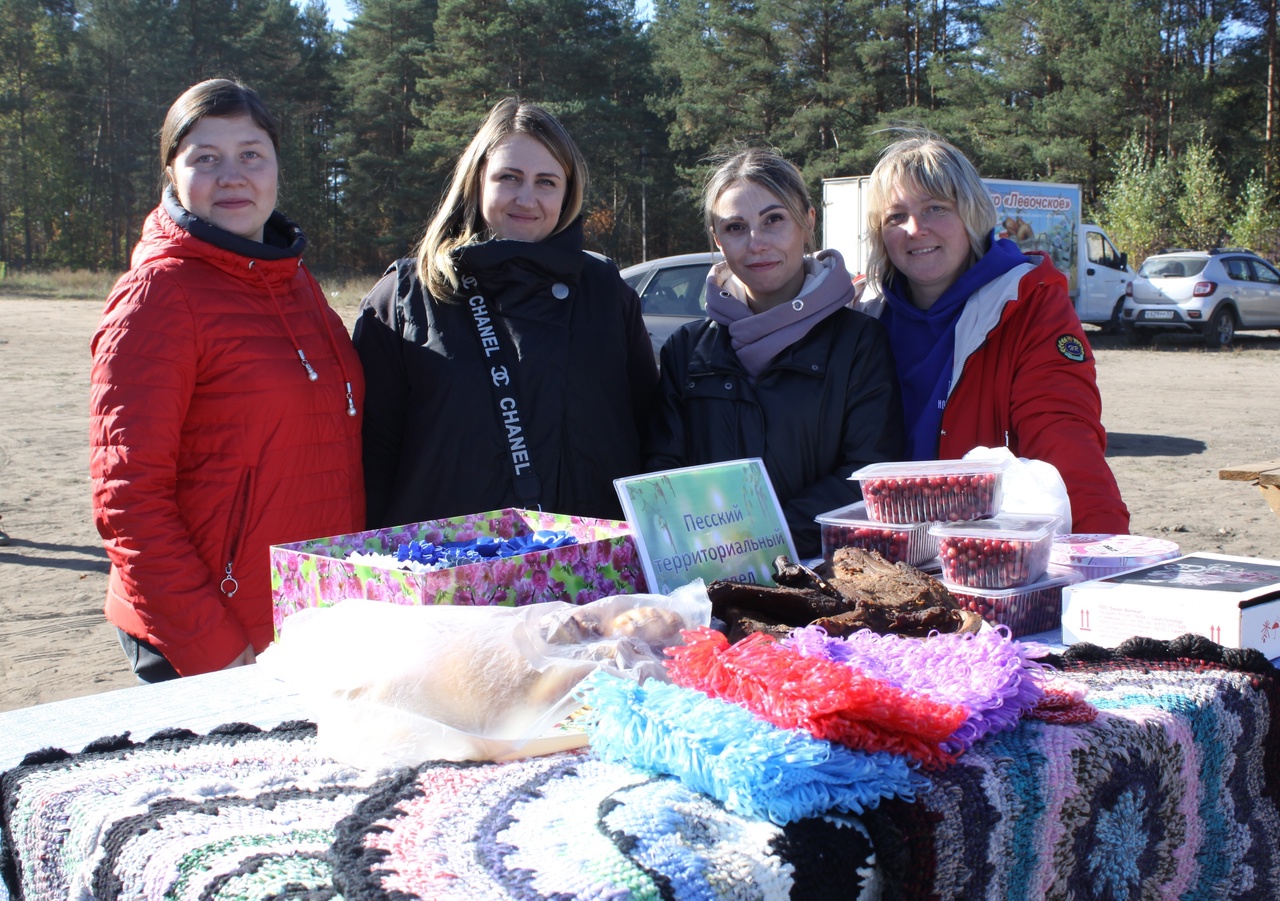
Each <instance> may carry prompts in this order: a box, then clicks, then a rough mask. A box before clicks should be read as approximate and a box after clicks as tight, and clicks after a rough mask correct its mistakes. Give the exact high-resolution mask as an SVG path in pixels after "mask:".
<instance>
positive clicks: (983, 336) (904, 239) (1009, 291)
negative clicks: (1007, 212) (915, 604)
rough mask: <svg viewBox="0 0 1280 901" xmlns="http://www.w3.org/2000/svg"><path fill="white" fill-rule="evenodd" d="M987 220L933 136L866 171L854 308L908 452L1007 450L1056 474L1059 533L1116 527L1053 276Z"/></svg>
mask: <svg viewBox="0 0 1280 901" xmlns="http://www.w3.org/2000/svg"><path fill="white" fill-rule="evenodd" d="M995 224H996V210H995V206H994V204H993V203H992V201H991V197H990V194H989V193H988V191H987V189H986V187H985V186H984V185H983V183H982V180H981V178H980V177H979V176H978V173H977V171H976V170H975V169H974V167H973V165H972V164H971V163H970V162H969V160H968V159H966V158H965V156H964V154H962V153H961V152H960V151H959V150H957V149H956V148H955V147H954V146H952V145H951V144H949V143H947V142H946V141H944V140H942V139H941V138H938V137H937V136H935V135H932V134H928V133H913V134H911V135H909V136H908V137H906V138H904V139H902V140H899V141H897V142H895V143H894V144H892V145H890V146H889V147H888V148H887V149H886V150H885V151H884V153H883V154H882V156H881V159H880V162H879V163H878V164H877V165H876V167H875V169H874V170H873V171H872V174H871V184H870V188H869V190H868V197H867V227H868V235H869V240H870V245H871V252H870V256H869V259H868V264H867V281H868V283H869V284H871V285H873V286H874V287H875V289H876V290H874V291H872V292H869V293H871V294H875V295H877V296H875V297H872V298H870V299H868V300H866V301H864V302H862V303H860V308H861V309H863V311H864V312H867V313H869V314H871V315H873V316H876V317H878V318H879V319H880V322H881V323H882V324H883V325H884V326H885V328H886V330H887V331H888V333H889V341H890V344H891V346H892V348H893V354H894V359H895V362H896V366H897V371H898V380H899V383H900V385H901V388H902V401H903V411H904V414H905V418H906V428H907V454H908V457H909V459H913V460H934V459H944V460H945V459H955V458H958V457H961V456H963V455H964V454H965V453H967V452H968V451H970V450H972V449H973V448H974V447H978V446H987V447H1002V446H1003V447H1008V448H1009V450H1010V451H1011V452H1012V453H1013V454H1014V455H1015V456H1019V457H1027V458H1030V459H1036V460H1044V461H1046V462H1048V463H1051V464H1053V466H1055V467H1056V468H1057V469H1058V472H1059V473H1060V474H1061V475H1062V479H1063V482H1064V483H1065V484H1066V486H1067V493H1068V495H1069V497H1070V500H1071V517H1072V524H1071V530H1072V531H1075V532H1098V533H1110V534H1118V533H1125V532H1128V531H1129V511H1128V509H1127V508H1126V507H1125V504H1124V501H1123V500H1122V499H1121V497H1120V489H1119V487H1118V486H1117V484H1116V480H1115V476H1114V475H1113V474H1112V472H1111V468H1110V467H1109V466H1108V465H1107V461H1106V457H1105V453H1106V445H1107V435H1106V430H1105V429H1104V428H1103V426H1102V419H1101V418H1102V398H1101V395H1100V394H1099V392H1098V382H1097V370H1096V368H1095V365H1094V356H1093V351H1092V349H1091V348H1090V347H1089V342H1088V340H1087V339H1086V338H1085V334H1084V329H1083V328H1082V327H1081V325H1080V319H1079V317H1078V316H1077V315H1076V312H1075V309H1074V307H1072V305H1071V299H1070V297H1069V296H1068V294H1067V279H1066V276H1064V275H1063V274H1062V273H1061V272H1060V271H1058V270H1057V269H1056V268H1054V265H1053V263H1052V262H1051V261H1050V260H1049V258H1048V256H1047V255H1045V254H1043V253H1029V254H1028V253H1024V252H1023V251H1022V250H1021V249H1019V247H1018V245H1017V244H1015V243H1014V242H1012V241H1009V240H1007V239H1000V240H993V239H992V230H993V228H994V227H995Z"/></svg>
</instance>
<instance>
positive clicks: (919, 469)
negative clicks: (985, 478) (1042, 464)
mask: <svg viewBox="0 0 1280 901" xmlns="http://www.w3.org/2000/svg"><path fill="white" fill-rule="evenodd" d="M1008 466H1009V461H1008V460H908V461H906V462H902V463H869V464H868V465H866V466H864V467H862V468H861V469H859V470H858V471H857V472H855V473H853V475H851V476H849V478H851V479H860V480H861V479H913V478H920V477H927V476H961V475H986V474H991V473H998V472H1004V470H1005V469H1007V468H1008Z"/></svg>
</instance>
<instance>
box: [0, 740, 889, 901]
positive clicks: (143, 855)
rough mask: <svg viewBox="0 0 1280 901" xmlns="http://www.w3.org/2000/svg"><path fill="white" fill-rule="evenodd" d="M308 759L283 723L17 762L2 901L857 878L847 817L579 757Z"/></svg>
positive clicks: (865, 858) (451, 896) (450, 893)
mask: <svg viewBox="0 0 1280 901" xmlns="http://www.w3.org/2000/svg"><path fill="white" fill-rule="evenodd" d="M314 748H315V730H314V728H312V727H311V726H310V725H309V724H296V723H295V724H286V725H284V726H281V727H279V728H277V729H274V730H272V731H270V732H263V731H261V730H258V729H256V728H255V727H252V726H248V727H246V726H242V725H241V726H232V727H226V728H224V729H222V730H218V731H217V732H215V733H213V734H210V735H209V736H207V737H199V736H195V735H191V734H190V733H185V732H173V733H167V734H162V735H159V736H156V737H154V738H152V739H151V740H149V741H146V742H143V743H141V744H135V743H133V742H130V741H129V740H128V739H127V738H123V737H121V738H115V739H107V740H103V741H101V742H98V743H96V744H95V745H94V746H92V747H90V748H87V749H85V751H84V752H82V753H80V754H66V753H65V752H61V751H48V752H41V753H38V754H34V755H30V756H29V757H28V758H27V759H26V760H25V761H24V762H23V764H22V765H21V766H19V767H17V768H15V769H13V770H11V771H9V772H8V773H6V774H4V776H3V777H2V778H0V792H2V799H0V800H2V801H3V814H4V823H3V826H4V833H3V838H4V847H5V848H6V849H8V850H9V852H10V853H9V854H8V855H7V857H6V860H5V862H4V870H5V876H6V879H7V880H8V881H9V882H10V885H11V886H12V888H13V895H14V897H15V898H19V899H28V901H34V899H53V898H63V899H65V898H78V899H83V901H106V899H116V898H136V899H155V901H161V899H192V901H195V899H250V898H252V899H258V898H307V899H316V901H320V899H336V898H345V899H347V901H354V899H409V898H422V899H424V901H487V899H571V898H598V899H617V901H623V899H654V901H656V899H659V898H689V899H693V898H718V899H726V901H735V899H741V901H747V899H765V898H768V899H785V898H788V897H795V898H814V899H821V898H836V897H841V898H858V897H859V896H860V894H861V889H860V888H859V883H860V882H861V881H862V880H863V879H868V878H871V877H872V875H873V872H874V870H873V866H872V863H871V859H872V855H871V848H870V843H869V841H868V840H867V837H866V831H865V830H864V829H862V828H861V826H860V825H859V824H858V823H856V822H855V821H853V820H836V819H832V820H820V819H810V820H804V821H801V822H798V823H793V824H791V825H790V826H787V827H785V828H784V827H780V826H776V825H773V824H772V823H769V822H767V821H762V820H759V819H755V818H752V817H744V816H739V815H736V814H733V813H730V812H728V811H726V810H725V809H724V808H723V807H722V806H721V805H719V804H717V803H716V802H715V801H713V800H711V799H710V798H708V797H706V796H705V795H700V794H698V793H697V792H695V791H693V790H692V789H689V788H686V787H685V786H684V785H683V784H682V783H680V782H679V781H678V780H676V779H673V778H670V777H663V776H655V775H654V774H652V773H646V772H644V771H641V770H638V769H635V768H633V767H631V766H627V765H625V764H618V763H606V762H604V761H602V760H599V759H598V758H595V757H593V756H592V755H590V754H588V753H584V752H568V753H563V754H556V755H551V756H547V757H537V758H531V759H528V760H522V761H517V762H514V763H506V764H465V763H462V764H453V763H446V764H427V765H424V766H421V767H418V768H416V769H403V770H400V771H397V772H395V773H391V774H384V775H383V776H381V777H376V778H375V777H372V776H367V777H366V776H362V775H361V774H360V773H359V772H358V771H355V770H351V769H349V768H347V767H344V766H340V765H337V764H335V763H333V762H332V761H328V760H325V759H324V758H321V757H318V756H317V755H316V753H315V750H314ZM867 897H871V895H868V896H867Z"/></svg>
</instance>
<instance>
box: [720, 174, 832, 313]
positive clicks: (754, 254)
mask: <svg viewBox="0 0 1280 901" xmlns="http://www.w3.org/2000/svg"><path fill="white" fill-rule="evenodd" d="M711 215H712V223H713V227H714V231H713V235H712V236H713V237H714V238H715V242H716V246H717V247H719V248H720V252H721V253H723V254H724V260H725V262H726V263H727V264H728V266H729V270H730V271H731V272H732V273H733V275H734V277H735V278H736V279H737V280H738V281H739V282H741V283H742V285H743V287H744V288H745V289H746V291H747V298H746V299H747V306H749V307H750V308H751V310H752V312H754V313H762V312H764V311H765V310H767V309H770V308H772V307H775V306H777V305H778V304H780V303H787V302H788V301H790V300H793V299H795V297H796V295H797V294H799V293H800V288H801V286H803V285H804V246H805V236H806V234H807V231H808V229H806V227H805V226H806V224H807V225H808V228H809V229H812V227H813V219H814V216H815V213H814V210H813V209H812V208H810V209H809V211H808V215H809V222H808V223H801V222H797V221H796V218H795V216H794V215H792V213H791V211H790V210H788V209H787V207H786V205H785V204H783V202H782V201H781V200H779V199H778V196H777V195H776V194H774V193H773V192H772V191H770V190H768V189H767V188H763V187H761V186H760V185H757V184H754V183H752V182H748V181H740V182H737V183H736V184H733V185H730V186H729V187H728V188H726V189H725V190H724V192H723V193H722V194H721V195H720V196H719V197H718V198H717V199H716V202H715V204H714V206H713V207H712V209H711Z"/></svg>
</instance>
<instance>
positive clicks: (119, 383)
mask: <svg viewBox="0 0 1280 901" xmlns="http://www.w3.org/2000/svg"><path fill="white" fill-rule="evenodd" d="M90 348H91V351H92V354H93V364H92V370H91V394H90V427H89V428H90V441H89V443H90V457H89V459H90V463H89V468H90V475H91V478H92V484H93V518H94V525H95V526H96V527H97V529H98V533H99V534H100V535H101V536H102V539H103V545H104V547H105V548H106V551H107V556H108V557H109V558H110V560H111V563H112V566H113V568H114V572H113V585H112V587H111V588H110V589H109V590H110V591H118V592H119V593H120V594H121V595H122V596H123V597H122V599H123V601H124V602H125V603H127V604H129V605H130V606H132V607H133V609H134V611H135V613H136V615H137V617H138V618H139V619H140V620H141V622H142V623H143V626H144V629H145V632H146V634H145V635H140V636H136V637H139V638H142V639H144V640H146V641H148V642H150V643H151V644H153V645H155V646H156V648H158V649H159V650H160V652H161V653H162V654H164V656H165V658H166V659H168V660H169V662H170V663H172V664H173V666H174V668H175V669H177V671H178V672H179V673H181V674H182V675H192V674H195V673H201V672H209V671H212V670H217V669H221V668H222V667H223V666H225V665H226V664H227V663H229V662H231V661H232V660H234V659H235V658H236V656H237V655H239V654H240V653H241V652H242V651H243V650H244V648H245V647H246V646H247V645H248V644H249V634H248V632H247V631H246V630H245V629H244V627H243V626H242V625H241V624H240V622H239V621H238V620H237V619H236V618H235V617H234V616H233V615H232V614H231V613H230V612H229V611H228V610H227V608H226V607H225V606H224V604H223V596H222V594H221V592H220V591H219V588H218V580H217V576H216V575H215V574H211V573H210V572H209V570H208V569H207V567H206V566H205V565H204V564H203V563H202V561H201V557H200V554H199V553H198V551H197V549H196V546H195V542H194V541H193V540H192V536H191V534H190V533H189V532H188V527H187V525H186V524H185V522H184V520H183V518H182V516H181V515H180V513H179V510H178V503H177V474H178V461H179V451H180V448H181V442H182V432H183V425H184V422H185V420H186V417H187V412H188V409H189V406H190V402H191V397H192V392H193V390H194V389H195V385H196V380H197V377H198V368H197V352H198V348H197V334H196V328H195V323H194V318H193V316H192V312H191V309H190V307H189V305H188V301H187V298H186V296H185V293H184V292H183V291H182V290H181V289H180V288H178V287H176V286H174V285H172V284H171V283H168V282H167V281H165V280H163V278H162V277H161V276H149V275H145V274H144V275H140V276H136V277H134V276H126V277H125V278H124V279H122V280H121V282H120V283H118V284H117V286H116V288H115V289H114V290H113V291H112V293H111V296H110V297H109V298H108V299H107V304H106V308H105V310H104V313H103V317H102V322H101V324H100V326H99V329H98V332H97V333H96V334H95V335H94V338H93V341H92V343H91V345H90ZM227 515H228V516H230V511H228V512H227ZM117 581H118V583H119V584H118V585H116V584H115V582H117Z"/></svg>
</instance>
